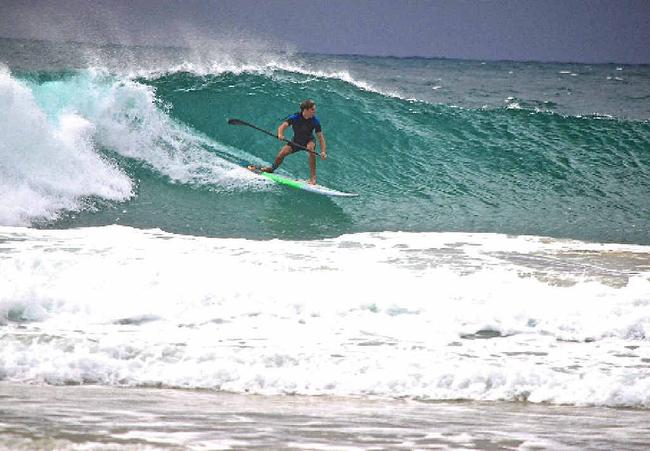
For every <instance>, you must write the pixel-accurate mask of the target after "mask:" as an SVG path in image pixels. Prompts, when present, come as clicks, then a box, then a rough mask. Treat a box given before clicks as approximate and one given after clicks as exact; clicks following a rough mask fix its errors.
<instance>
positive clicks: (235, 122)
mask: <svg viewBox="0 0 650 451" xmlns="http://www.w3.org/2000/svg"><path fill="white" fill-rule="evenodd" d="M228 123H229V124H230V125H246V126H248V127H250V128H254V129H255V130H259V131H261V132H262V133H266V134H267V135H269V136H273V137H274V138H276V139H279V138H278V135H276V134H275V133H271V132H270V131H268V130H264V129H263V128H259V127H257V126H255V125H253V124H249V123H248V122H246V121H242V120H241V119H228ZM282 141H284V142H286V143H289V144H292V145H294V146H296V147H298V148H300V149H302V150H306V151H307V152H309V153H313V154H314V155H316V156H318V153H316V152H314V151H313V150H309V149H308V148H306V147H305V146H301V145H300V144H298V143H295V142H293V141H289V140H288V139H283V140H282Z"/></svg>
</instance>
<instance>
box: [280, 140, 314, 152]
mask: <svg viewBox="0 0 650 451" xmlns="http://www.w3.org/2000/svg"><path fill="white" fill-rule="evenodd" d="M313 142H314V140H313V139H310V140H309V141H307V142H306V143H304V144H303V143H296V144H300V145H302V146H305V147H307V144H309V143H313ZM287 144H288V145H289V147H291V153H295V152H298V151H300V150H305V149H303V148H302V147H297V146H295V145H294V144H292V143H287Z"/></svg>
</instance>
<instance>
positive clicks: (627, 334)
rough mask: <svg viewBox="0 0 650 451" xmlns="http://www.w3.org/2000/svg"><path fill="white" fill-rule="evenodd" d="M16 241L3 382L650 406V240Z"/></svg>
mask: <svg viewBox="0 0 650 451" xmlns="http://www.w3.org/2000/svg"><path fill="white" fill-rule="evenodd" d="M0 243H1V244H0V246H1V247H0V251H2V253H0V255H2V256H3V257H2V258H0V274H2V283H1V284H0V318H2V320H3V321H4V324H5V325H4V329H5V334H4V336H3V337H2V338H1V339H0V374H2V375H3V376H2V377H3V378H4V379H8V380H12V381H19V382H43V381H45V382H48V383H71V382H96V383H101V384H108V385H116V384H117V385H122V384H125V385H149V384H153V385H159V384H163V385H171V386H179V387H205V388H217V389H222V390H230V391H236V392H255V393H303V394H333V395H377V396H389V397H401V396H408V397H415V398H422V399H455V398H469V399H507V400H521V399H527V400H529V401H534V402H554V403H571V404H599V405H617V406H618V405H630V406H643V407H650V376H648V374H650V373H649V372H648V368H649V366H650V346H649V345H648V337H649V336H650V269H649V268H650V265H649V263H648V262H649V261H650V249H648V247H646V246H623V245H604V244H588V243H581V242H574V241H559V240H550V239H542V238H534V237H506V236H502V235H482V234H478V235H472V234H434V233H430V234H409V233H379V234H357V235H346V236H342V237H340V238H336V239H328V240H320V241H309V242H293V241H278V240H272V241H250V240H241V239H210V238H199V237H187V236H178V235H172V234H167V233H163V232H160V231H155V230H149V231H140V230H135V229H130V228H126V227H118V226H111V227H104V228H94V229H79V230H66V231H37V230H31V229H21V228H2V229H0ZM19 326H20V327H19Z"/></svg>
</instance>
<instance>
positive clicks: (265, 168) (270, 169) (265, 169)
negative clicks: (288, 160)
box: [260, 166, 273, 173]
mask: <svg viewBox="0 0 650 451" xmlns="http://www.w3.org/2000/svg"><path fill="white" fill-rule="evenodd" d="M260 171H262V172H271V173H272V172H273V168H272V167H271V166H266V167H264V168H260Z"/></svg>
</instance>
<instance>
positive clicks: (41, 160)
mask: <svg viewBox="0 0 650 451" xmlns="http://www.w3.org/2000/svg"><path fill="white" fill-rule="evenodd" d="M0 117H2V121H0V136H2V140H0V224H4V225H21V224H29V223H30V222H31V220H33V219H34V218H45V219H52V218H54V217H56V216H57V214H58V212H59V211H60V210H61V209H77V208H80V206H81V203H82V199H83V198H84V197H86V196H100V197H103V198H106V199H111V200H124V199H127V198H129V197H130V196H131V190H132V184H131V180H129V178H128V177H127V176H126V175H125V174H123V173H122V172H121V171H120V170H119V169H118V168H116V167H115V166H114V165H113V164H111V163H110V162H109V161H107V160H106V159H104V158H102V157H101V156H100V155H99V154H98V153H97V152H96V149H95V144H94V142H93V139H92V137H93V135H94V133H95V132H96V128H95V124H93V123H92V122H90V121H89V120H88V119H86V118H85V117H84V116H82V115H80V114H78V113H77V112H75V111H71V110H62V111H61V112H60V113H59V114H58V115H56V116H55V117H48V116H47V114H46V112H45V111H44V110H43V109H42V108H41V107H40V106H39V105H38V104H37V102H36V100H35V98H34V96H33V93H32V92H31V90H30V89H29V88H28V87H27V86H26V85H25V84H24V83H21V82H18V81H17V80H15V79H13V78H12V77H11V75H10V73H9V71H8V70H7V69H6V68H5V69H3V68H0Z"/></svg>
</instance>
